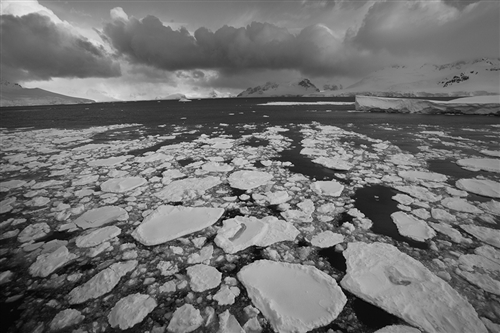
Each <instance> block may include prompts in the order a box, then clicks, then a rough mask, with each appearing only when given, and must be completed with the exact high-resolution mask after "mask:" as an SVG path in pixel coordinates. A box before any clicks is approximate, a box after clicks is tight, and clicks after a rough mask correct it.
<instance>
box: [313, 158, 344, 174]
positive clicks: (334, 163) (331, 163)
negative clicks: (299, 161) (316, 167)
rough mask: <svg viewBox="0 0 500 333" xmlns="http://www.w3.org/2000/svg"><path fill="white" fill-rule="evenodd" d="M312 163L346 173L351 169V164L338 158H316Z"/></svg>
mask: <svg viewBox="0 0 500 333" xmlns="http://www.w3.org/2000/svg"><path fill="white" fill-rule="evenodd" d="M312 161H313V162H314V163H317V164H321V165H322V166H324V167H327V168H330V169H333V170H342V171H348V170H351V169H352V164H351V163H349V162H347V161H344V160H343V159H341V158H338V157H318V158H316V159H314V160H312Z"/></svg>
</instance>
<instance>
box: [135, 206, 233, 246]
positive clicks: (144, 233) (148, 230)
mask: <svg viewBox="0 0 500 333" xmlns="http://www.w3.org/2000/svg"><path fill="white" fill-rule="evenodd" d="M223 213H224V209H222V208H205V207H183V206H170V205H163V206H160V207H158V208H157V209H156V210H155V211H153V212H152V213H151V214H150V215H148V216H147V217H146V218H145V219H144V221H142V223H141V224H140V225H139V226H138V227H137V228H136V229H135V230H134V232H133V233H132V236H133V237H134V238H135V239H136V240H137V241H139V242H141V243H142V244H144V245H158V244H162V243H165V242H168V241H170V240H173V239H176V238H178V237H182V236H185V235H189V234H191V233H193V232H196V231H200V230H202V229H204V228H206V227H209V226H211V225H212V224H214V223H215V222H217V220H218V219H219V218H220V217H221V216H222V214H223Z"/></svg>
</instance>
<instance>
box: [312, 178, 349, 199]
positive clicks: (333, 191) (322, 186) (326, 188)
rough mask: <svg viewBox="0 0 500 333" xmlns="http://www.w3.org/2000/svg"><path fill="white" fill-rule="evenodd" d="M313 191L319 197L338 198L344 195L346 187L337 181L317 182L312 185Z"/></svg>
mask: <svg viewBox="0 0 500 333" xmlns="http://www.w3.org/2000/svg"><path fill="white" fill-rule="evenodd" d="M311 190H313V191H314V192H315V193H316V194H318V195H327V196H331V197H338V196H340V195H341V194H342V191H343V190H344V185H342V184H340V183H339V182H336V181H335V180H330V181H317V182H314V183H312V184H311Z"/></svg>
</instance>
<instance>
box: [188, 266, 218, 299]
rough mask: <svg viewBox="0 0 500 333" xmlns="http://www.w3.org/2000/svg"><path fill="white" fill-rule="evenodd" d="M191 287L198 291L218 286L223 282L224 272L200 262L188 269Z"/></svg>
mask: <svg viewBox="0 0 500 333" xmlns="http://www.w3.org/2000/svg"><path fill="white" fill-rule="evenodd" d="M186 272H187V275H188V276H189V284H190V286H191V289H192V290H193V291H196V292H202V291H205V290H209V289H213V288H216V287H217V286H218V285H220V283H221V279H222V274H221V272H219V271H218V270H217V268H215V267H212V266H208V265H204V264H198V265H194V266H190V267H188V268H187V269H186Z"/></svg>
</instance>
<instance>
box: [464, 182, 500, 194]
mask: <svg viewBox="0 0 500 333" xmlns="http://www.w3.org/2000/svg"><path fill="white" fill-rule="evenodd" d="M456 186H457V187H458V188H459V189H461V190H465V191H467V192H471V193H475V194H479V195H484V196H485V197H490V198H500V183H499V182H496V181H493V180H489V179H459V180H457V182H456Z"/></svg>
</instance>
